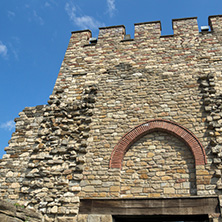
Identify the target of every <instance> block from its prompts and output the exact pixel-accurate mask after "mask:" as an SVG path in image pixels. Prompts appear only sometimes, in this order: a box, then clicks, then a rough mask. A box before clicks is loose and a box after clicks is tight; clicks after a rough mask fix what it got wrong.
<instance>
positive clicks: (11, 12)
mask: <svg viewBox="0 0 222 222" xmlns="http://www.w3.org/2000/svg"><path fill="white" fill-rule="evenodd" d="M8 17H9V18H10V19H13V18H14V17H15V13H14V12H13V11H8Z"/></svg>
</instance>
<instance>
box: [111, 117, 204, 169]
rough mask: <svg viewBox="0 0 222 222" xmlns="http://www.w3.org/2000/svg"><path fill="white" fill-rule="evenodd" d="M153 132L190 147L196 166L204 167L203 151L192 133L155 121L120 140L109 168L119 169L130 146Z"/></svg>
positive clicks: (175, 124) (160, 120)
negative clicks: (164, 134) (170, 136)
mask: <svg viewBox="0 0 222 222" xmlns="http://www.w3.org/2000/svg"><path fill="white" fill-rule="evenodd" d="M154 131H163V132H167V133H170V134H172V135H174V136H176V137H178V138H179V139H180V140H182V141H183V142H184V143H185V144H187V145H188V146H189V147H190V149H191V151H192V153H193V156H194V159H195V164H196V165H204V164H205V163H206V153H205V150H204V149H203V146H202V145H201V143H200V141H199V140H198V139H197V137H196V136H195V135H194V134H193V133H191V132H190V131H189V130H187V129H186V128H184V127H182V126H180V125H179V124H177V123H175V122H172V121H169V120H163V119H155V120H150V121H148V122H146V123H143V124H141V125H139V126H137V127H135V128H134V129H132V130H131V131H129V132H128V133H126V134H125V135H124V136H123V137H122V138H121V139H120V141H119V142H118V144H117V145H116V146H115V147H114V149H113V152H112V154H111V159H110V163H109V167H110V168H120V169H121V167H122V160H123V158H124V155H125V153H126V152H127V150H128V149H129V148H130V146H131V145H132V144H133V143H135V142H136V141H137V140H139V139H140V138H141V137H143V136H144V135H146V134H148V133H151V132H154Z"/></svg>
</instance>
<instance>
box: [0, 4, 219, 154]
mask: <svg viewBox="0 0 222 222" xmlns="http://www.w3.org/2000/svg"><path fill="white" fill-rule="evenodd" d="M218 14H222V1H221V0H210V1H209V0H186V1H185V0H153V1H150V0H20V1H18V0H1V1H0V76H1V81H0V100H1V108H0V157H1V156H2V155H3V154H4V147H6V146H7V144H8V140H9V139H10V137H11V134H12V133H13V132H14V130H15V129H14V118H17V117H18V114H19V112H21V111H22V110H23V109H24V108H25V107H30V106H36V105H42V104H46V103H47V100H48V97H49V96H50V94H51V93H52V90H53V86H54V84H55V81H56V77H57V75H58V72H59V68H60V65H61V63H62V60H63V57H64V54H65V50H66V48H67V46H68V42H69V38H70V36H71V34H70V32H71V31H77V30H82V29H90V30H91V31H92V34H93V36H94V37H97V36H98V27H103V26H112V25H125V26H126V32H127V34H131V36H132V37H133V32H134V25H133V24H134V23H139V22H148V21H156V20H160V21H161V24H162V35H167V34H173V31H172V23H171V20H172V19H175V18H184V17H194V16H197V17H198V24H199V26H203V25H208V16H210V15H218Z"/></svg>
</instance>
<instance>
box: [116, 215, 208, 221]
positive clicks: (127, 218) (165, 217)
mask: <svg viewBox="0 0 222 222" xmlns="http://www.w3.org/2000/svg"><path fill="white" fill-rule="evenodd" d="M113 221H114V222H165V221H172V222H208V221H209V218H208V215H175V216H173V215H170V216H169V215H161V216H157V215H154V216H133V215H132V216H121V215H116V216H113Z"/></svg>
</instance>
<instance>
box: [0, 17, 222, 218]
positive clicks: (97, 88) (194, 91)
mask: <svg viewBox="0 0 222 222" xmlns="http://www.w3.org/2000/svg"><path fill="white" fill-rule="evenodd" d="M209 25H210V27H211V31H209V32H199V29H198V24H197V18H186V19H176V20H173V29H174V35H172V36H161V23H160V22H158V21H157V22H148V23H137V24H135V34H134V39H128V40H124V35H125V27H124V26H112V27H104V28H100V31H99V36H98V41H97V43H90V42H89V39H90V37H91V32H90V31H89V30H83V31H78V32H72V36H71V39H70V42H69V45H68V48H67V51H66V54H65V57H64V60H63V62H62V65H61V69H60V72H59V75H58V78H57V81H56V84H55V87H54V90H53V93H52V95H51V96H50V98H49V101H48V104H47V105H44V106H37V107H31V108H25V109H24V110H23V111H22V112H21V113H20V118H18V119H16V131H15V133H13V135H12V138H11V140H10V142H9V146H8V147H7V148H6V152H7V154H6V155H4V157H3V159H2V160H1V162H0V175H1V177H0V195H1V198H2V199H10V200H13V201H15V202H18V203H19V204H22V205H24V206H28V207H33V208H36V209H37V210H39V211H40V212H41V213H42V214H43V215H44V216H45V218H46V220H48V221H69V220H70V221H72V220H73V221H74V220H76V219H77V217H76V215H77V214H78V210H79V200H80V199H81V198H123V197H124V198H127V197H136V198H137V197H141V198H142V197H163V198H167V197H184V196H187V197H189V196H194V195H199V196H211V195H221V189H222V182H221V169H222V165H221V157H222V135H221V132H222V106H221V101H222V96H221V87H222V75H221V74H222V73H221V72H222V39H221V36H222V16H210V17H209ZM155 119H163V120H167V121H168V120H169V121H172V122H175V123H176V124H178V125H180V126H182V127H183V128H185V129H187V130H189V131H190V132H191V133H192V134H193V135H195V137H196V138H197V139H198V141H199V142H200V143H201V146H202V147H203V149H204V153H205V154H204V158H205V159H206V161H205V162H204V163H203V164H195V161H197V160H196V159H195V156H194V153H193V152H192V150H191V149H190V147H189V146H188V144H185V143H184V140H183V139H182V135H181V137H175V135H171V134H169V133H167V132H160V131H155V132H149V133H148V134H146V135H144V136H143V137H142V138H139V140H136V141H133V143H132V144H131V146H130V147H129V149H128V150H127V152H126V153H124V158H123V162H122V168H115V167H110V165H109V163H110V159H111V155H112V152H113V150H114V147H115V146H116V144H118V142H119V141H120V139H121V138H122V137H123V136H124V135H125V134H126V133H127V132H129V131H130V130H132V129H134V128H135V127H136V126H138V125H140V124H143V123H146V122H147V121H150V120H155ZM194 149H195V148H194ZM197 162H198V161H197ZM83 217H84V216H82V218H83ZM86 217H87V216H86ZM92 217H93V216H92ZM97 217H99V218H100V220H101V221H103V219H104V218H105V217H104V218H103V217H102V216H101V217H100V216H97ZM109 217H110V216H109ZM79 218H81V216H80V217H79ZM79 220H80V219H79ZM82 220H83V219H81V220H80V221H82ZM104 220H105V219H104ZM109 220H110V218H109Z"/></svg>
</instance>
